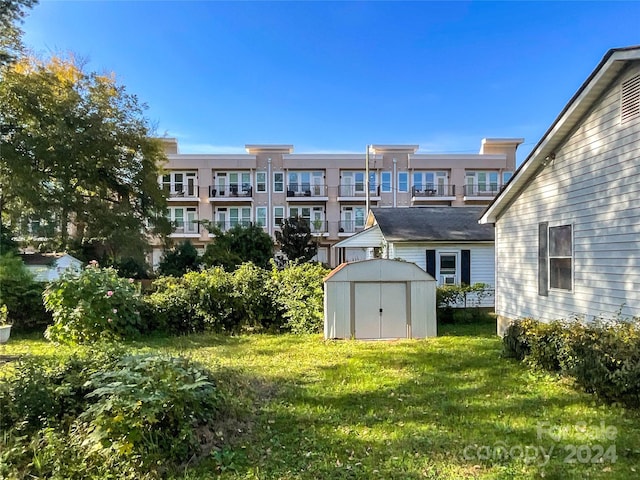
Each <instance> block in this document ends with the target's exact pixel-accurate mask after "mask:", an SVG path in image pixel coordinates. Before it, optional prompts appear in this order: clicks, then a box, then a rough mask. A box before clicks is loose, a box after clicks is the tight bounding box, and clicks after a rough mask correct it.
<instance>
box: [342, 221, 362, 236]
mask: <svg viewBox="0 0 640 480" xmlns="http://www.w3.org/2000/svg"><path fill="white" fill-rule="evenodd" d="M362 230H364V224H363V223H362V222H361V221H359V222H356V221H355V220H340V223H339V226H338V233H357V232H361V231H362Z"/></svg>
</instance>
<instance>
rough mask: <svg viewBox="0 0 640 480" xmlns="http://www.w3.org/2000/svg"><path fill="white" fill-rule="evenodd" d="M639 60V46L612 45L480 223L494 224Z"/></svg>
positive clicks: (488, 208) (494, 200)
mask: <svg viewBox="0 0 640 480" xmlns="http://www.w3.org/2000/svg"><path fill="white" fill-rule="evenodd" d="M634 60H640V45H635V46H631V47H624V48H613V49H611V50H609V51H608V52H607V53H606V54H605V56H604V57H603V58H602V60H601V61H600V63H599V64H598V66H597V67H596V68H595V70H594V71H593V72H592V73H591V75H589V77H588V78H587V79H586V81H585V82H584V83H583V84H582V86H581V87H580V88H579V89H578V91H577V92H576V93H575V94H574V95H573V97H572V98H571V100H569V103H567V104H566V105H565V107H564V108H563V109H562V111H561V112H560V114H559V115H558V117H557V118H556V119H555V120H554V122H553V123H552V124H551V126H550V127H549V129H548V130H547V131H546V132H545V134H544V135H543V136H542V138H541V139H540V141H538V143H537V144H536V146H535V147H534V148H533V150H531V153H530V154H529V156H528V157H527V158H526V159H525V161H524V162H523V163H522V165H520V167H518V169H517V170H516V171H515V173H514V175H513V177H512V178H511V180H510V181H509V183H507V185H506V186H505V188H504V189H503V190H502V192H500V194H498V195H497V196H496V198H494V199H493V201H492V202H491V203H490V204H489V206H488V207H487V208H486V210H485V212H484V213H483V214H482V217H481V218H480V222H481V223H494V222H495V221H496V220H497V219H498V218H499V217H500V214H501V213H502V212H503V211H504V210H505V209H506V208H508V206H509V205H510V204H511V202H512V201H513V200H515V199H516V198H517V197H518V196H519V195H520V193H521V192H522V191H523V190H524V189H525V188H526V186H527V185H528V184H529V182H530V180H531V178H532V177H534V176H535V175H536V174H537V173H538V171H540V170H541V169H542V168H544V167H545V166H546V164H547V163H548V162H549V161H550V160H552V159H553V158H555V150H556V149H557V148H558V147H559V146H560V145H562V143H564V141H565V140H566V138H567V137H568V136H569V135H570V134H571V132H572V131H573V129H574V128H575V127H576V126H577V125H578V123H579V122H580V121H581V120H582V119H583V118H584V116H585V115H586V114H587V112H588V111H589V110H590V109H591V107H592V106H593V104H594V103H595V102H596V101H597V100H598V99H599V98H600V97H601V95H602V94H603V93H604V92H605V91H606V90H607V88H609V87H610V86H611V84H612V83H613V82H614V81H615V80H616V78H617V77H618V75H619V74H620V73H621V72H622V71H623V70H624V68H625V67H626V66H627V65H628V63H629V62H631V61H634Z"/></svg>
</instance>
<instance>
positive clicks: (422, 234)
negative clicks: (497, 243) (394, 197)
mask: <svg viewBox="0 0 640 480" xmlns="http://www.w3.org/2000/svg"><path fill="white" fill-rule="evenodd" d="M483 210H484V207H410V208H407V207H401V208H374V209H372V210H371V212H372V214H373V216H374V218H375V220H376V223H377V224H378V226H379V227H380V230H381V231H382V235H384V238H385V239H386V240H387V241H388V242H416V241H442V242H452V241H463V242H469V241H494V239H495V233H494V229H493V225H480V224H478V219H479V218H480V216H481V215H482V212H483Z"/></svg>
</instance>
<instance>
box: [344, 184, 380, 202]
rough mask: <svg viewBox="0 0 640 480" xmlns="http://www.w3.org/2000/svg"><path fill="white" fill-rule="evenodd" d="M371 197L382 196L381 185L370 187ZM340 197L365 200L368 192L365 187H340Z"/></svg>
mask: <svg viewBox="0 0 640 480" xmlns="http://www.w3.org/2000/svg"><path fill="white" fill-rule="evenodd" d="M370 192H371V193H370V196H372V197H379V196H380V185H377V186H373V185H372V186H371V187H370ZM338 196H339V197H351V198H354V197H355V198H363V199H364V198H365V196H366V190H365V187H364V186H363V185H338Z"/></svg>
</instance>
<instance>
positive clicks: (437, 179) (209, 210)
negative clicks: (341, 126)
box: [153, 138, 523, 266]
mask: <svg viewBox="0 0 640 480" xmlns="http://www.w3.org/2000/svg"><path fill="white" fill-rule="evenodd" d="M163 140H164V142H165V148H166V152H167V156H168V159H169V161H168V163H167V164H166V165H165V166H164V170H165V171H164V172H163V173H164V174H163V175H161V176H160V177H159V179H158V181H159V182H160V184H161V186H162V188H163V189H164V190H165V191H166V192H167V197H168V204H169V207H168V211H167V216H168V217H169V218H170V219H171V220H172V221H173V223H174V225H175V232H174V233H173V234H172V235H171V236H172V237H173V238H174V239H176V241H184V240H187V239H189V240H190V241H191V242H192V243H193V244H194V245H195V246H196V248H198V249H201V250H204V248H205V247H206V245H207V243H209V242H210V241H211V240H212V238H213V235H212V234H211V233H209V232H208V231H207V230H206V229H205V228H203V226H202V225H200V223H199V220H204V219H206V220H209V221H212V222H213V223H215V224H216V225H217V226H218V228H220V229H221V230H223V231H224V230H227V229H229V228H231V227H233V226H235V225H238V224H240V225H248V224H249V223H255V224H258V225H261V226H262V227H263V228H264V230H265V231H266V232H267V233H269V234H270V235H271V236H273V237H275V232H276V231H277V230H278V229H279V228H280V225H281V223H282V221H283V220H284V219H285V218H289V217H302V218H304V219H306V220H307V221H308V222H309V225H310V227H311V231H312V232H313V234H314V235H316V236H317V239H318V245H319V248H318V256H317V257H318V260H320V261H322V262H325V263H328V264H329V265H332V266H334V265H335V264H336V263H337V259H335V258H331V248H330V247H331V245H333V244H335V243H336V242H338V241H340V240H343V239H344V238H346V237H349V236H351V235H353V234H354V233H356V232H359V231H360V230H362V229H363V228H364V226H365V221H366V217H367V211H366V209H367V205H368V206H369V207H370V208H372V207H381V208H385V207H416V206H437V205H444V206H464V205H467V206H469V205H487V204H488V203H489V202H490V201H491V200H492V199H493V198H494V197H495V196H496V195H497V194H498V192H500V190H501V189H502V187H503V185H504V184H505V183H506V182H507V181H508V180H509V178H510V177H511V175H512V174H513V172H514V170H515V161H516V149H517V148H518V145H520V144H521V143H522V142H523V139H521V138H500V139H497V138H491V139H489V138H485V139H483V140H482V143H481V147H480V151H479V153H477V154H419V153H416V152H417V151H418V148H419V146H418V145H372V146H371V147H369V152H368V153H367V152H365V151H363V153H362V154H321V153H318V154H315V153H305V154H295V153H294V149H293V145H246V152H247V153H246V154H229V155H226V154H215V155H213V154H180V153H178V143H177V140H176V139H172V138H165V139H163ZM367 158H368V162H369V165H368V169H367ZM367 172H368V177H369V181H368V182H367ZM367 183H368V190H369V194H368V195H367ZM161 254H162V251H161V249H160V246H159V245H156V246H155V248H154V251H153V263H154V264H157V262H158V261H159V259H160V256H161ZM349 259H350V258H349ZM349 259H348V260H349ZM354 259H355V258H354Z"/></svg>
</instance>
